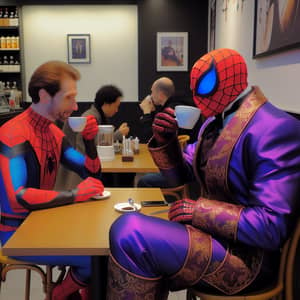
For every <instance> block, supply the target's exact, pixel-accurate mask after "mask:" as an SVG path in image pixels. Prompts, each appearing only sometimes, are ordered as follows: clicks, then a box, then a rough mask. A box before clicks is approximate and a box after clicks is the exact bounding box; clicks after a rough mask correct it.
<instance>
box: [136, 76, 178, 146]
mask: <svg viewBox="0 0 300 300" xmlns="http://www.w3.org/2000/svg"><path fill="white" fill-rule="evenodd" d="M174 93H175V87H174V83H173V81H172V80H171V79H170V78H167V77H161V78H159V79H157V80H155V81H154V83H153V84H152V87H151V95H149V96H147V97H146V98H145V99H143V100H142V102H141V103H140V108H141V110H142V113H143V114H142V116H141V117H140V125H141V134H140V137H139V139H140V142H141V143H148V141H149V139H150V138H151V137H152V135H153V132H152V123H153V120H154V117H155V115H156V114H157V113H158V112H160V111H162V110H163V109H164V108H166V107H172V108H174V107H175V106H176V105H178V104H180V103H176V102H175V101H174V99H173V95H174Z"/></svg>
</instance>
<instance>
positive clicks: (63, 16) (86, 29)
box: [22, 5, 138, 101]
mask: <svg viewBox="0 0 300 300" xmlns="http://www.w3.org/2000/svg"><path fill="white" fill-rule="evenodd" d="M22 16H23V31H24V38H23V40H24V62H25V84H26V89H27V86H28V81H29V80H30V77H31V75H32V73H33V71H34V69H35V68H36V67H37V66H39V65H40V64H42V63H43V62H45V61H47V60H53V59H54V60H62V61H65V62H67V58H68V57H67V34H70V33H71V34H72V33H73V34H80V33H89V34H90V35H91V64H75V65H73V66H75V67H76V68H77V69H78V70H79V71H80V73H81V76H82V78H81V80H80V81H79V83H78V97H77V101H89V100H90V101H92V100H93V99H94V95H95V93H96V91H97V90H98V88H99V87H100V86H101V85H103V84H115V85H116V86H118V87H119V88H120V89H122V91H123V94H124V100H126V101H137V100H138V32H137V6H136V5H49V6H48V5H41V6H38V5H32V6H30V5H25V6H23V8H22ZM26 101H31V99H30V97H29V96H28V95H26Z"/></svg>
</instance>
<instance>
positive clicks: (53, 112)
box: [48, 77, 78, 121]
mask: <svg viewBox="0 0 300 300" xmlns="http://www.w3.org/2000/svg"><path fill="white" fill-rule="evenodd" d="M76 96H77V82H76V80H74V79H72V78H70V77H64V78H62V79H61V84H60V90H59V91H58V92H57V93H56V94H55V95H54V96H53V97H52V99H51V101H50V102H49V107H48V114H49V116H51V117H52V119H53V120H60V121H65V120H66V119H67V118H68V117H70V115H71V114H72V112H73V111H74V110H77V109H78V105H77V103H76Z"/></svg>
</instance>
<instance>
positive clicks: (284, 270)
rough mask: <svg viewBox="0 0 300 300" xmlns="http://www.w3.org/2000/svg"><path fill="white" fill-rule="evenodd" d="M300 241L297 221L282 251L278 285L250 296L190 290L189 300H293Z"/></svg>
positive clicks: (188, 293) (299, 227) (298, 222)
mask: <svg viewBox="0 0 300 300" xmlns="http://www.w3.org/2000/svg"><path fill="white" fill-rule="evenodd" d="M299 239H300V220H298V221H297V225H296V228H295V230H294V232H293V234H292V236H291V237H290V238H289V239H288V240H287V241H286V242H285V244H284V247H283V248H282V251H281V256H280V266H279V274H278V280H277V284H276V285H275V286H274V285H273V286H272V287H270V288H266V289H264V290H262V291H257V292H253V293H249V294H248V295H237V296H234V295H231V296H227V295H213V294H206V293H202V292H198V291H196V290H194V289H188V292H187V298H186V299H187V300H191V299H195V296H198V297H200V298H201V300H225V299H226V300H229V299H230V300H241V299H243V300H264V299H265V300H266V299H271V298H273V297H275V296H279V295H281V296H283V294H285V297H284V299H285V300H293V299H294V297H293V286H294V284H295V279H294V278H293V274H294V267H295V258H296V250H297V245H298V242H299Z"/></svg>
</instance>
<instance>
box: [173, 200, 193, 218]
mask: <svg viewBox="0 0 300 300" xmlns="http://www.w3.org/2000/svg"><path fill="white" fill-rule="evenodd" d="M195 204H196V201H195V200H191V199H181V200H178V201H175V202H174V203H172V205H171V207H170V210H169V220H170V221H174V222H181V223H187V222H191V221H192V216H193V211H194V207H195Z"/></svg>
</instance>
